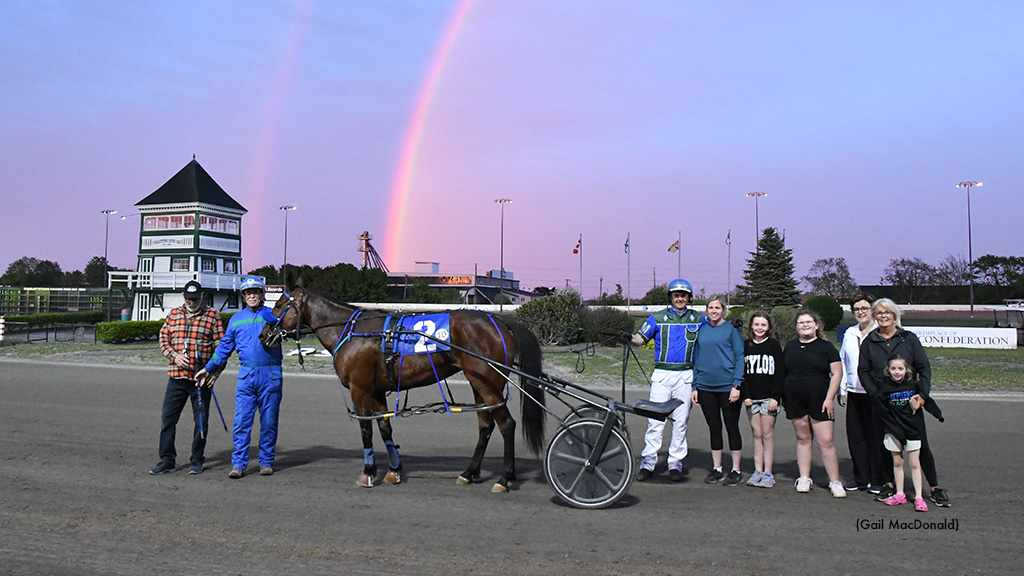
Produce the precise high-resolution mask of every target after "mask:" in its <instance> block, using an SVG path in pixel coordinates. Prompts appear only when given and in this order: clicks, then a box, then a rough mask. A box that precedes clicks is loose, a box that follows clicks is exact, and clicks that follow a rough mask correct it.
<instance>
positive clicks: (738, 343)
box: [693, 321, 744, 392]
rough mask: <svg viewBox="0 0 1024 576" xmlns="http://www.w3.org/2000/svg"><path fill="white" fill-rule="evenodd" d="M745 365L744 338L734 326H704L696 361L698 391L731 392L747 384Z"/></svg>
mask: <svg viewBox="0 0 1024 576" xmlns="http://www.w3.org/2000/svg"><path fill="white" fill-rule="evenodd" d="M743 362H744V361H743V337H742V336H740V333H739V332H737V331H736V328H733V325H732V323H731V322H722V323H721V324H719V325H718V326H712V325H710V324H708V323H707V322H706V321H705V322H704V323H703V324H701V326H700V330H698V331H697V350H696V353H695V354H694V358H693V364H694V368H693V372H694V375H693V385H694V388H696V389H697V390H707V391H709V392H728V391H729V389H730V388H732V387H733V386H739V385H741V384H743Z"/></svg>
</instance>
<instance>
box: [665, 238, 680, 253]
mask: <svg viewBox="0 0 1024 576" xmlns="http://www.w3.org/2000/svg"><path fill="white" fill-rule="evenodd" d="M676 250H679V240H676V241H675V242H673V243H672V245H671V246H669V247H668V251H669V252H675V251H676Z"/></svg>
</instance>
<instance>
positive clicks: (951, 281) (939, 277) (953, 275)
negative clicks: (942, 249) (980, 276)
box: [934, 254, 971, 286]
mask: <svg viewBox="0 0 1024 576" xmlns="http://www.w3.org/2000/svg"><path fill="white" fill-rule="evenodd" d="M934 280H935V284H937V285H939V286H966V285H968V284H970V282H971V263H970V262H968V261H967V258H964V257H963V256H962V255H960V254H957V255H955V256H954V255H953V254H947V255H946V258H945V260H943V261H942V262H941V263H939V265H938V267H937V268H936V269H935V278H934Z"/></svg>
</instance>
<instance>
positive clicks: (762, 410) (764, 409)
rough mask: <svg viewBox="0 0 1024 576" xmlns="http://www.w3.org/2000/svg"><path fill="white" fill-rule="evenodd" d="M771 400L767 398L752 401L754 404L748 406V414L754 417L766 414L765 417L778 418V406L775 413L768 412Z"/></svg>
mask: <svg viewBox="0 0 1024 576" xmlns="http://www.w3.org/2000/svg"><path fill="white" fill-rule="evenodd" d="M771 401H772V399H771V398H765V399H763V400H751V402H752V404H751V405H750V406H747V413H748V414H750V415H751V416H753V415H754V414H764V415H765V416H778V415H779V410H778V406H777V405H776V409H775V411H774V412H770V411H769V410H768V403H769V402H771Z"/></svg>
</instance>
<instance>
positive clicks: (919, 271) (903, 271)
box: [882, 258, 935, 304]
mask: <svg viewBox="0 0 1024 576" xmlns="http://www.w3.org/2000/svg"><path fill="white" fill-rule="evenodd" d="M882 282H883V283H885V284H889V285H890V286H892V287H893V288H894V289H896V293H897V294H899V295H902V296H903V298H901V299H903V300H906V301H907V302H908V303H910V304H913V303H915V302H917V299H918V298H920V297H921V295H922V293H923V290H922V288H923V287H925V286H933V285H934V284H935V267H934V266H932V265H931V264H929V263H927V262H925V261H924V260H921V259H920V258H893V259H892V260H889V266H888V267H887V268H886V269H885V272H884V273H883V274H882Z"/></svg>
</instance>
